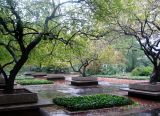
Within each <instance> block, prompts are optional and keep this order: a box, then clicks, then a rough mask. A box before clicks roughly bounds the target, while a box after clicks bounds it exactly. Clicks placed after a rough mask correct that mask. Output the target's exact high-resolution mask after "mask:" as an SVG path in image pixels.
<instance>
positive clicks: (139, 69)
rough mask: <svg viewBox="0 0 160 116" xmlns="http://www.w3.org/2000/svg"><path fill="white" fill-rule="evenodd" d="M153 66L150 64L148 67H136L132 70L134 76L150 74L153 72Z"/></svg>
mask: <svg viewBox="0 0 160 116" xmlns="http://www.w3.org/2000/svg"><path fill="white" fill-rule="evenodd" d="M152 70H153V68H152V67H150V66H147V67H136V68H135V69H134V70H133V71H132V75H133V76H149V75H151V73H152Z"/></svg>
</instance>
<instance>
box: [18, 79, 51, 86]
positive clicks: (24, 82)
mask: <svg viewBox="0 0 160 116" xmlns="http://www.w3.org/2000/svg"><path fill="white" fill-rule="evenodd" d="M16 82H17V83H18V84H21V85H39V84H52V83H53V82H52V81H48V80H44V79H25V80H17V81H16Z"/></svg>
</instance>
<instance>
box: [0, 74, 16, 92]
mask: <svg viewBox="0 0 160 116" xmlns="http://www.w3.org/2000/svg"><path fill="white" fill-rule="evenodd" d="M13 78H15V77H9V79H8V80H7V81H6V82H5V88H4V91H3V93H6V94H7V93H13V90H14V79H13Z"/></svg>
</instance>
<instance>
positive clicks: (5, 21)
mask: <svg viewBox="0 0 160 116" xmlns="http://www.w3.org/2000/svg"><path fill="white" fill-rule="evenodd" d="M80 2H81V0H75V1H74V0H72V1H67V2H63V3H58V2H55V1H45V0H37V1H26V0H23V1H18V0H0V33H1V38H0V48H1V50H3V51H4V52H2V53H5V54H4V55H6V56H7V60H5V62H0V73H1V74H2V75H3V77H4V79H5V89H4V92H5V93H12V92H13V89H14V80H15V77H16V75H17V73H18V72H19V70H20V69H21V68H22V66H23V65H24V64H25V63H26V61H27V60H28V58H29V54H30V53H31V52H32V50H33V49H34V48H35V47H36V46H37V45H38V44H39V43H40V42H41V41H42V40H47V41H50V42H51V41H60V42H62V43H64V44H66V45H69V44H70V41H71V38H70V39H65V38H64V36H62V35H61V32H63V31H64V29H67V28H66V27H65V26H64V25H62V24H63V22H64V21H66V22H67V19H66V20H65V18H62V17H63V16H65V12H62V11H61V10H62V9H61V7H62V6H63V5H64V4H66V3H80ZM68 20H69V19H68ZM70 20H71V19H70ZM1 58H4V56H3V57H1ZM2 61H3V60H2ZM8 66H10V67H11V68H10V71H9V75H7V73H6V70H5V68H6V67H8Z"/></svg>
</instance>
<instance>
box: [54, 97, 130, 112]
mask: <svg viewBox="0 0 160 116" xmlns="http://www.w3.org/2000/svg"><path fill="white" fill-rule="evenodd" d="M53 102H54V103H55V104H57V105H59V106H63V107H65V108H66V109H67V110H69V111H82V110H89V109H98V108H109V107H114V106H123V105H129V104H133V101H132V100H131V99H129V98H126V97H122V96H115V95H107V94H96V95H87V96H79V97H59V98H54V99H53Z"/></svg>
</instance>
